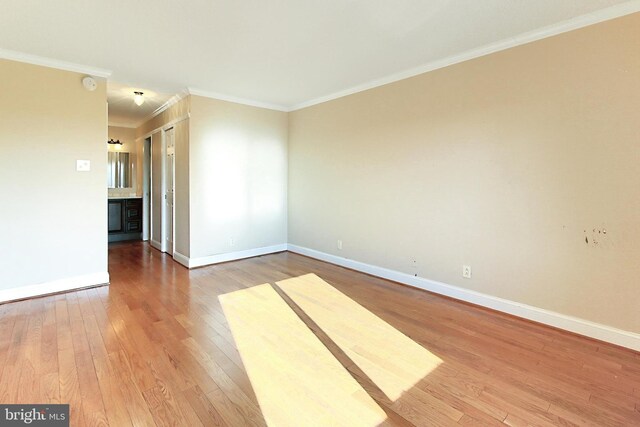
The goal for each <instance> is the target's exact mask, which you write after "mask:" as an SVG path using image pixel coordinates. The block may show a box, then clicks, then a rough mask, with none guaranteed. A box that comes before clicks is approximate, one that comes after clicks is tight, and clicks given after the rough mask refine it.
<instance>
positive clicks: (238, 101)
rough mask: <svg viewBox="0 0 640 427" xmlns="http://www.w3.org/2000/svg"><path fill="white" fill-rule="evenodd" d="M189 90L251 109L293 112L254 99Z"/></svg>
mask: <svg viewBox="0 0 640 427" xmlns="http://www.w3.org/2000/svg"><path fill="white" fill-rule="evenodd" d="M187 90H188V91H189V94H190V95H196V96H202V97H204V98H211V99H217V100H219V101H228V102H233V103H236V104H242V105H249V106H251V107H258V108H266V109H268V110H276V111H284V112H289V111H291V110H290V109H289V108H287V107H285V106H283V105H278V104H271V103H268V102H262V101H254V100H252V99H246V98H238V97H235V96H231V95H224V94H221V93H217V92H209V91H206V90H200V89H195V88H192V87H190V88H187Z"/></svg>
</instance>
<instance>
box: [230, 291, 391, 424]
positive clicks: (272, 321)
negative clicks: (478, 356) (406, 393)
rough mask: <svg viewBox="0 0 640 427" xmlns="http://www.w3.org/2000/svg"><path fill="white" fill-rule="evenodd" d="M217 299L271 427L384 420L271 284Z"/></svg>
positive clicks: (360, 388)
mask: <svg viewBox="0 0 640 427" xmlns="http://www.w3.org/2000/svg"><path fill="white" fill-rule="evenodd" d="M288 287H289V286H288ZM219 300H220V303H221V305H222V309H223V310H224V314H225V316H226V318H227V321H228V324H229V327H230V329H231V332H232V334H233V338H234V340H235V343H236V346H237V348H238V351H239V352H240V355H241V357H242V361H243V363H244V366H245V369H246V371H247V375H248V376H249V379H250V381H251V385H252V386H253V390H254V392H255V394H256V397H257V399H258V402H259V404H260V409H261V411H262V414H263V416H264V418H265V421H266V422H267V424H268V425H270V426H302V425H304V426H327V425H349V426H371V427H373V426H377V425H379V424H380V423H382V422H384V420H386V418H387V416H386V414H385V412H384V411H383V410H382V409H381V408H380V407H379V406H378V404H377V403H376V402H375V401H374V400H373V399H372V398H371V397H370V396H369V395H368V394H367V392H366V391H365V390H364V389H363V388H362V387H361V386H360V384H358V382H357V381H356V380H355V379H353V377H351V375H350V374H349V373H348V372H347V370H346V369H345V368H344V367H343V366H342V365H341V364H340V362H338V360H337V359H335V358H334V357H333V355H332V354H331V352H330V351H329V350H328V349H327V348H326V347H325V346H324V345H323V344H322V343H321V342H320V340H319V339H318V338H317V337H316V336H315V335H314V334H313V332H312V331H311V330H310V329H309V328H308V327H307V326H306V325H305V324H304V322H303V321H302V320H300V318H299V317H298V316H297V315H296V314H295V312H294V311H293V310H292V309H291V308H290V307H289V306H288V305H287V303H286V302H285V301H284V300H283V299H282V297H280V295H278V293H277V292H276V291H275V290H274V289H273V288H272V287H271V285H269V284H264V285H259V286H255V287H252V288H248V289H243V290H240V291H236V292H232V293H229V294H225V295H221V296H220V297H219ZM354 304H355V303H354ZM314 312H315V311H314ZM344 322H345V323H349V319H345V320H344ZM396 333H397V331H396ZM398 351H402V350H401V349H398Z"/></svg>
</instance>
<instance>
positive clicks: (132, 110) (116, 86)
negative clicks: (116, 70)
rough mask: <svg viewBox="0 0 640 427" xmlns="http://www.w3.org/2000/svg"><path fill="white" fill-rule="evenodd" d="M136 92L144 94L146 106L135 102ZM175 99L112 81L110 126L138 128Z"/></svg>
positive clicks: (108, 89) (110, 83)
mask: <svg viewBox="0 0 640 427" xmlns="http://www.w3.org/2000/svg"><path fill="white" fill-rule="evenodd" d="M136 91H137V92H142V93H143V94H144V95H143V96H144V104H142V105H136V103H135V102H133V95H134V94H133V92H136ZM173 97H174V95H173V94H170V93H160V92H156V91H153V90H150V89H145V88H141V87H134V86H131V85H127V84H122V83H117V82H114V81H112V80H110V81H109V82H108V84H107V102H108V103H109V125H110V126H124V127H137V126H138V125H140V124H142V123H144V122H145V119H148V118H150V117H151V116H152V115H153V114H154V113H155V112H156V111H158V110H159V109H160V108H162V106H163V105H164V104H165V103H167V102H168V101H169V100H171V99H172V98H173Z"/></svg>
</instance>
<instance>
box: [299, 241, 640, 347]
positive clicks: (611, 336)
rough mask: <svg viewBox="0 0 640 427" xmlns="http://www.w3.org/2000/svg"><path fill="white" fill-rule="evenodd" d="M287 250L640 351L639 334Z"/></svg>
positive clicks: (346, 261) (331, 257)
mask: <svg viewBox="0 0 640 427" xmlns="http://www.w3.org/2000/svg"><path fill="white" fill-rule="evenodd" d="M287 247H288V250H289V251H291V252H295V253H298V254H301V255H306V256H308V257H311V258H315V259H319V260H321V261H326V262H329V263H331V264H336V265H340V266H342V267H347V268H350V269H352V270H357V271H361V272H363V273H367V274H370V275H372V276H377V277H381V278H384V279H388V280H393V281H394V282H399V283H402V284H405V285H409V286H413V287H415V288H420V289H424V290H426V291H430V292H433V293H436V294H440V295H445V296H448V297H451V298H455V299H458V300H462V301H466V302H470V303H472V304H477V305H480V306H483V307H487V308H491V309H493V310H497V311H501V312H503V313H508V314H511V315H514V316H518V317H522V318H524V319H528V320H532V321H534V322H538V323H543V324H545V325H549V326H553V327H556V328H559V329H564V330H566V331H570V332H574V333H576V334H580V335H584V336H587V337H590V338H594V339H597V340H600V341H605V342H608V343H612V344H616V345H619V346H622V347H627V348H630V349H633V350H636V351H640V334H636V333H633V332H629V331H624V330H622V329H617V328H613V327H611V326H607V325H602V324H600V323H595V322H591V321H589V320H584V319H580V318H577V317H573V316H567V315H565V314H560V313H556V312H554V311H550V310H545V309H542V308H538V307H533V306H530V305H527V304H522V303H519V302H515V301H510V300H506V299H502V298H498V297H494V296H491V295H487V294H483V293H480V292H476V291H471V290H469V289H464V288H460V287H457V286H452V285H448V284H446V283H442V282H437V281H435V280H429V279H425V278H422V277H415V276H412V275H410V274H406V273H401V272H399V271H395V270H390V269H387V268H383V267H378V266H375V265H370V264H365V263H363V262H359V261H354V260H351V259H348V258H343V257H339V256H336V255H331V254H327V253H324V252H320V251H316V250H314V249H309V248H305V247H302V246H297V245H292V244H289V245H287Z"/></svg>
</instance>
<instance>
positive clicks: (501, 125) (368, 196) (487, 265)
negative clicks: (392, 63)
mask: <svg viewBox="0 0 640 427" xmlns="http://www.w3.org/2000/svg"><path fill="white" fill-rule="evenodd" d="M638 40H640V14H634V15H631V16H628V17H624V18H620V19H616V20H613V21H609V22H605V23H601V24H598V25H594V26H591V27H587V28H584V29H581V30H577V31H573V32H570V33H565V34H562V35H559V36H556V37H552V38H549V39H545V40H541V41H538V42H535V43H531V44H528V45H524V46H520V47H517V48H513V49H509V50H507V51H503V52H499V53H495V54H492V55H489V56H485V57H482V58H478V59H474V60H471V61H468V62H465V63H461V64H458V65H454V66H451V67H447V68H444V69H440V70H437V71H433V72H430V73H427V74H423V75H420V76H417V77H414V78H411V79H407V80H403V81H400V82H397V83H393V84H389V85H386V86H383V87H379V88H376V89H373V90H369V91H366V92H362V93H358V94H355V95H352V96H348V97H345V98H341V99H338V100H334V101H330V102H327V103H324V104H320V105H317V106H313V107H310V108H306V109H303V110H300V111H296V112H294V113H291V114H290V117H289V123H290V133H289V196H288V197H289V242H290V243H293V244H296V245H301V246H304V247H308V248H312V249H316V250H320V251H323V252H327V253H331V254H335V255H339V256H343V257H347V258H351V259H355V260H358V261H362V262H366V263H370V264H374V265H378V266H382V267H387V268H391V269H395V270H399V271H402V272H406V273H409V274H417V275H418V276H421V277H426V278H429V279H434V280H438V281H442V282H445V283H448V284H451V285H456V286H460V287H464V288H467V289H471V290H475V291H479V292H482V293H486V294H490V295H494V296H498V297H502V298H506V299H509V300H513V301H517V302H521V303H525V304H530V305H533V306H537V307H541V308H545V309H549V310H553V311H556V312H560V313H564V314H567V315H573V316H577V317H580V318H583V319H588V320H591V321H595V322H599V323H603V324H606V325H611V326H614V327H618V328H622V329H625V330H629V331H633V332H640V315H639V314H638V301H640V285H639V283H640V282H639V279H638V277H640V262H638V260H640V223H639V220H640V141H639V140H638V136H639V135H640V115H639V114H640V53H639V51H638ZM604 230H606V234H604ZM338 239H341V240H343V245H344V249H343V250H342V251H339V250H337V248H336V241H337V240H338ZM586 239H588V243H586ZM596 242H597V243H596ZM414 261H415V262H414ZM463 264H468V265H471V266H472V269H473V278H472V279H470V280H468V279H463V278H462V277H461V270H462V265H463Z"/></svg>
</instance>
